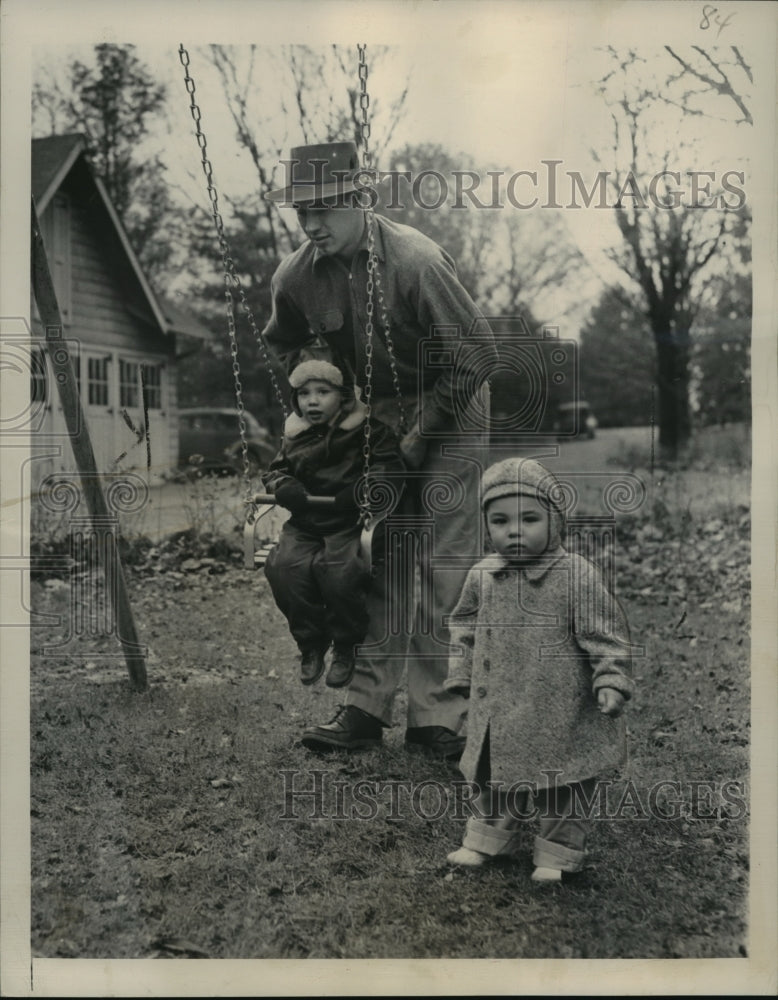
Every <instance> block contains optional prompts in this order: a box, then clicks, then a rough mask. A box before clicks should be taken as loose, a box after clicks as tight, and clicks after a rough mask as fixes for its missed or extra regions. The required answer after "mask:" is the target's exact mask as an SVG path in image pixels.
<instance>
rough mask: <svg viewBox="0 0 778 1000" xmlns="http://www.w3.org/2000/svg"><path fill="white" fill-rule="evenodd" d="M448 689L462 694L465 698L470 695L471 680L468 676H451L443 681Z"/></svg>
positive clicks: (444, 686)
mask: <svg viewBox="0 0 778 1000" xmlns="http://www.w3.org/2000/svg"><path fill="white" fill-rule="evenodd" d="M443 688H444V689H445V690H446V691H453V693H454V694H459V695H462V697H463V698H469V697H470V681H469V680H468V679H467V678H459V677H456V678H455V677H450V678H449V679H448V680H446V681H444V682H443Z"/></svg>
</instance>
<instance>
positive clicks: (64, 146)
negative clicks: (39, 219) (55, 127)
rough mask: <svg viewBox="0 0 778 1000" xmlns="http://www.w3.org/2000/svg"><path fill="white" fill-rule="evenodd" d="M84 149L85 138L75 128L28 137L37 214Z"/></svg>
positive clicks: (33, 194) (41, 210)
mask: <svg viewBox="0 0 778 1000" xmlns="http://www.w3.org/2000/svg"><path fill="white" fill-rule="evenodd" d="M85 151H86V139H85V138H84V136H83V135H81V134H80V133H78V132H71V133H70V134H69V135H50V136H48V137H47V138H45V139H33V140H32V196H33V198H34V199H35V204H36V206H37V209H38V213H39V214H40V213H42V212H43V210H44V208H45V207H46V205H47V204H48V203H49V200H50V199H51V196H52V195H53V194H54V192H55V191H56V190H57V188H58V187H59V186H60V184H61V183H62V181H63V180H64V179H65V177H66V176H67V175H68V173H69V172H70V168H71V167H72V166H73V164H74V163H75V162H76V160H77V159H78V157H79V154H81V153H83V152H85Z"/></svg>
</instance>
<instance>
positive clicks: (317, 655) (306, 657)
mask: <svg viewBox="0 0 778 1000" xmlns="http://www.w3.org/2000/svg"><path fill="white" fill-rule="evenodd" d="M323 673H324V650H323V649H304V650H302V652H301V653H300V680H301V681H302V682H303V684H315V683H316V681H317V680H318V679H319V678H320V677H321V675H322V674H323Z"/></svg>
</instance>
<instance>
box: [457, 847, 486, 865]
mask: <svg viewBox="0 0 778 1000" xmlns="http://www.w3.org/2000/svg"><path fill="white" fill-rule="evenodd" d="M491 860H492V858H491V855H489V854H482V853H481V852H480V851H473V850H471V849H470V848H469V847H460V848H459V849H458V850H456V851H452V852H451V854H449V855H448V857H447V858H446V861H448V862H449V863H450V864H452V865H463V866H464V867H465V868H480V867H481V866H482V865H485V864H487V863H488V862H489V861H491Z"/></svg>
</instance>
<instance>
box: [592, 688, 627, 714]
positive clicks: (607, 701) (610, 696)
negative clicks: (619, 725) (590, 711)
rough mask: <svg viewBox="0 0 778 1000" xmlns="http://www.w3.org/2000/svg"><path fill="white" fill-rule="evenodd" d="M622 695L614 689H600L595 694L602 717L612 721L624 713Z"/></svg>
mask: <svg viewBox="0 0 778 1000" xmlns="http://www.w3.org/2000/svg"><path fill="white" fill-rule="evenodd" d="M624 701H625V699H624V695H623V694H622V693H621V691H617V690H616V688H609V687H602V688H600V690H599V691H598V692H597V705H598V706H599V709H600V711H601V712H602V714H603V715H610V716H612V717H613V718H614V719H615V718H617V717H618V716H619V715H621V713H622V712H623V711H624Z"/></svg>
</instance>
